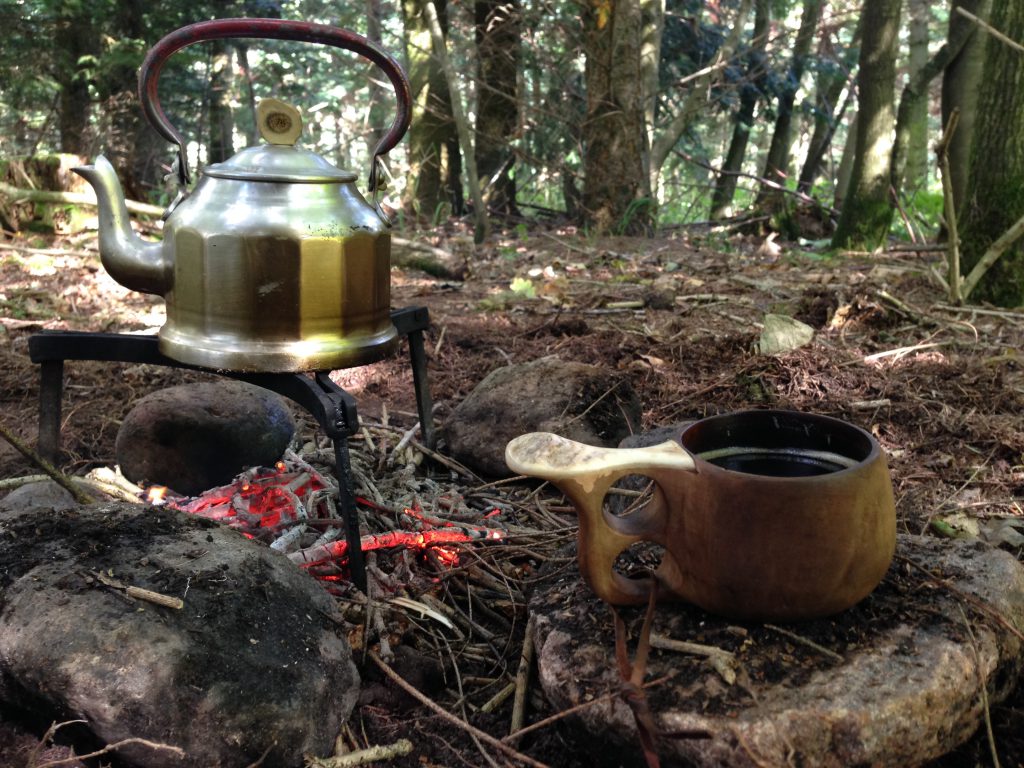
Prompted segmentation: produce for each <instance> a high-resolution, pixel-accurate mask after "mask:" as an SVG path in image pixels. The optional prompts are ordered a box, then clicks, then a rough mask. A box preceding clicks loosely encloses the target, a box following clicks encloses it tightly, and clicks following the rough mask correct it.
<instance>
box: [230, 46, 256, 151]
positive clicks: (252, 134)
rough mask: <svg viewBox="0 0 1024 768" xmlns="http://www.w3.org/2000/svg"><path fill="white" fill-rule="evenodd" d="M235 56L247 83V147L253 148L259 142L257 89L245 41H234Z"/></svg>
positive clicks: (245, 123)
mask: <svg viewBox="0 0 1024 768" xmlns="http://www.w3.org/2000/svg"><path fill="white" fill-rule="evenodd" d="M234 49H235V56H236V57H237V60H238V69H239V73H240V74H241V76H242V78H243V80H244V82H245V93H244V96H245V106H246V110H247V112H248V114H247V115H246V119H245V121H244V123H243V124H244V125H245V145H246V146H247V147H252V146H255V145H256V142H258V141H259V130H258V129H257V128H256V89H255V87H254V86H253V77H252V67H250V66H249V46H248V45H246V44H245V42H244V41H243V40H235V41H234Z"/></svg>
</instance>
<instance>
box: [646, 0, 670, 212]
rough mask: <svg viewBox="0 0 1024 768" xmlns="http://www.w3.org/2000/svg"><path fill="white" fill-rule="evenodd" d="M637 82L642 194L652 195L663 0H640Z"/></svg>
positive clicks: (663, 14)
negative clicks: (640, 108)
mask: <svg viewBox="0 0 1024 768" xmlns="http://www.w3.org/2000/svg"><path fill="white" fill-rule="evenodd" d="M640 16H641V27H640V83H641V87H642V88H643V94H642V99H643V105H644V130H645V136H644V142H645V144H644V164H645V168H644V180H645V181H646V182H647V184H646V186H645V189H644V196H645V197H651V198H653V196H654V190H652V189H651V187H650V178H651V173H650V154H651V146H652V145H653V144H654V125H655V122H654V121H655V120H656V119H657V116H658V82H659V80H658V75H659V73H660V69H661V38H662V35H663V34H664V32H665V0H640Z"/></svg>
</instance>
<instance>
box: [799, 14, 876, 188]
mask: <svg viewBox="0 0 1024 768" xmlns="http://www.w3.org/2000/svg"><path fill="white" fill-rule="evenodd" d="M862 20H863V17H861V19H860V20H858V22H857V28H856V29H855V30H854V33H853V39H852V40H851V41H850V44H849V45H847V46H845V47H844V49H843V53H842V54H841V55H840V56H836V55H835V54H834V53H832V54H831V56H830V58H831V59H832V66H828V67H822V68H821V70H820V72H819V76H818V84H817V88H816V90H815V100H814V132H813V133H812V134H811V140H810V142H809V143H808V145H807V157H806V158H805V159H804V166H803V168H802V169H801V170H800V178H799V179H798V180H797V185H796V188H797V190H798V191H800V192H803V193H804V194H808V193H809V192H810V191H811V188H812V187H813V186H814V182H815V181H817V179H818V175H819V174H820V173H821V168H822V165H823V161H824V159H825V153H826V152H828V148H829V147H830V146H831V145H832V139H833V138H834V137H835V133H836V128H837V127H838V126H839V124H840V123H841V122H842V119H843V115H844V114H845V113H846V108H847V105H848V104H849V103H850V100H851V99H852V97H853V91H854V88H853V85H854V82H853V72H854V68H855V66H856V64H857V59H856V51H857V48H858V47H859V46H860V40H861V32H862V30H863V23H862ZM826 39H827V40H828V41H829V48H831V47H832V44H831V39H830V38H826V37H825V36H824V35H823V40H826ZM820 55H821V56H822V57H824V56H826V55H828V53H827V52H826V51H822V52H821V54H820ZM844 90H845V91H846V92H847V95H846V98H844V99H843V103H842V105H841V106H840V104H839V99H840V98H842V97H843V91H844ZM837 108H838V109H837ZM851 130H852V128H851ZM851 143H852V142H851ZM851 160H852V156H851ZM846 178H847V180H849V176H847V177H846ZM839 197H842V195H839Z"/></svg>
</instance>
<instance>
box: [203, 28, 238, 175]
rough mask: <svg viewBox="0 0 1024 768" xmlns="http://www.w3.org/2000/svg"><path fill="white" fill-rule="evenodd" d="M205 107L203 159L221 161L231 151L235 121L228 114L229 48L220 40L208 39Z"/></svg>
mask: <svg viewBox="0 0 1024 768" xmlns="http://www.w3.org/2000/svg"><path fill="white" fill-rule="evenodd" d="M210 46H211V54H210V82H209V85H208V90H207V93H209V110H208V112H207V114H208V115H209V119H210V135H209V139H208V141H207V144H206V162H207V163H222V162H224V161H225V160H227V159H228V158H229V157H231V156H232V155H233V154H235V144H234V137H233V135H232V133H233V131H234V128H235V124H234V121H233V120H232V117H231V87H232V84H233V83H232V81H233V80H234V77H233V76H232V72H231V48H230V47H229V44H228V43H227V42H225V41H224V40H214V41H212V42H211V43H210Z"/></svg>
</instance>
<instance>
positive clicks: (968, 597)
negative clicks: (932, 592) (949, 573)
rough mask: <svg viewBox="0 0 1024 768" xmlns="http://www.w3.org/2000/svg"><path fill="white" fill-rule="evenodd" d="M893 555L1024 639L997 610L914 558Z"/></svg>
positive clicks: (1021, 633)
mask: <svg viewBox="0 0 1024 768" xmlns="http://www.w3.org/2000/svg"><path fill="white" fill-rule="evenodd" d="M895 557H896V559H897V560H899V561H900V562H901V563H906V564H907V565H911V566H913V567H914V568H917V569H918V570H919V571H921V573H923V574H924V575H925V576H927V577H928V578H929V579H930V580H931V581H932V583H934V584H938V585H939V586H941V587H945V588H946V589H948V590H949V592H950V593H951V594H953V595H954V596H955V597H957V598H959V599H960V600H963V601H964V602H965V603H967V604H968V605H970V606H971V607H972V608H974V610H976V611H977V612H978V613H980V614H982V615H983V616H988V617H989V618H990V619H992V620H993V621H995V622H996V623H997V624H998V625H999V626H1001V627H1002V628H1003V629H1005V630H1007V631H1008V632H1009V633H1010V634H1011V635H1013V636H1014V637H1016V638H1017V639H1018V640H1021V641H1024V632H1021V631H1020V630H1019V629H1017V627H1016V626H1014V625H1013V624H1011V623H1010V620H1009V619H1007V618H1006V617H1005V616H1003V614H1001V613H1000V612H999V611H997V610H995V609H994V608H992V607H991V606H989V605H987V604H986V603H984V602H982V601H981V600H979V599H978V598H977V597H975V596H974V595H972V594H970V593H969V592H964V591H963V590H962V589H957V588H956V587H954V586H953V585H952V584H950V583H949V582H948V581H947V580H946V579H944V578H942V577H941V576H938V575H936V574H934V573H932V572H931V571H929V570H928V569H927V568H925V567H924V566H923V565H921V564H920V563H917V562H915V561H914V560H911V559H910V558H909V557H907V556H906V555H896V556H895Z"/></svg>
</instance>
